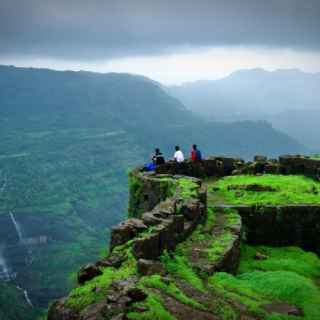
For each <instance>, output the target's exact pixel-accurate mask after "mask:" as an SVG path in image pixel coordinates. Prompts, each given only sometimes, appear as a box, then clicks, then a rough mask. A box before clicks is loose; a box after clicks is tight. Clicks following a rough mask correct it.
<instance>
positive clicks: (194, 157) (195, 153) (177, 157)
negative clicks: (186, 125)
mask: <svg viewBox="0 0 320 320" xmlns="http://www.w3.org/2000/svg"><path fill="white" fill-rule="evenodd" d="M172 160H173V161H175V162H177V163H181V162H183V161H184V160H185V157H184V155H183V152H182V151H181V149H180V147H179V146H175V151H174V154H173V158H172ZM190 160H191V161H201V160H202V154H201V151H200V150H199V149H198V147H197V145H195V144H194V145H193V146H192V148H191V153H190ZM165 162H166V160H165V158H164V156H163V154H162V153H161V151H160V149H159V148H156V149H155V153H154V155H153V156H152V163H149V164H147V165H145V170H146V171H151V170H154V169H155V167H156V166H158V165H162V164H164V163H165Z"/></svg>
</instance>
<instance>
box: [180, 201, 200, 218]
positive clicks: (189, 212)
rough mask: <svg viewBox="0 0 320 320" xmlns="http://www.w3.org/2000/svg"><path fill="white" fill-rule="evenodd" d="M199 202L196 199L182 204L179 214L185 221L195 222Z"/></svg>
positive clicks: (197, 216) (198, 212)
mask: <svg viewBox="0 0 320 320" xmlns="http://www.w3.org/2000/svg"><path fill="white" fill-rule="evenodd" d="M199 208H200V201H199V200H198V199H189V200H187V201H185V203H183V204H182V206H181V209H180V213H181V214H182V215H183V216H184V217H185V218H186V219H187V220H197V219H198V218H199V215H200V210H199Z"/></svg>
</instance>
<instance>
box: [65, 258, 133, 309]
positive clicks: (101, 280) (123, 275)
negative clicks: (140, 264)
mask: <svg viewBox="0 0 320 320" xmlns="http://www.w3.org/2000/svg"><path fill="white" fill-rule="evenodd" d="M102 271H103V274H102V275H101V276H98V277H95V278H93V279H92V280H91V281H88V282H86V283H85V284H84V285H82V286H79V287H77V288H75V289H73V290H72V291H71V293H70V294H69V296H68V299H67V301H66V305H67V306H69V307H72V308H73V309H76V310H82V309H84V308H85V307H86V306H88V305H90V304H93V303H95V302H98V301H100V300H102V299H103V298H105V296H106V293H107V290H108V288H109V286H110V285H111V283H112V282H113V281H116V280H122V279H127V278H128V277H130V276H132V275H134V274H136V273H137V269H136V260H135V259H134V257H133V256H132V254H131V253H130V255H129V257H128V259H127V261H126V262H125V263H123V265H122V266H121V268H119V269H114V268H104V269H103V270H102ZM95 289H99V290H97V291H96V290H95Z"/></svg>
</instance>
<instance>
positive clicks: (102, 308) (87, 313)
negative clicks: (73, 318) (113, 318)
mask: <svg viewBox="0 0 320 320" xmlns="http://www.w3.org/2000/svg"><path fill="white" fill-rule="evenodd" d="M107 312H108V305H107V301H106V300H102V301H100V302H98V303H94V304H91V305H89V306H88V307H86V308H85V309H84V310H83V311H81V313H80V318H79V320H102V319H105V315H106V314H107Z"/></svg>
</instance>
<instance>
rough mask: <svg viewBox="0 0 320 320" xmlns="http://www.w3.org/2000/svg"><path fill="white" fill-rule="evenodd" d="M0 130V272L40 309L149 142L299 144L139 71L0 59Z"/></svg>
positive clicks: (100, 224) (86, 249) (94, 240)
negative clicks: (28, 65) (186, 99)
mask: <svg viewBox="0 0 320 320" xmlns="http://www.w3.org/2000/svg"><path fill="white" fill-rule="evenodd" d="M0 136H1V140H0V219H1V223H0V248H1V250H0V274H1V273H5V270H7V271H6V272H7V274H9V276H10V277H11V280H12V282H13V283H14V284H18V285H19V286H21V287H22V288H23V289H26V290H27V292H28V295H29V297H30V299H31V302H32V303H33V304H34V305H35V306H37V307H41V308H45V307H46V306H47V303H48V301H49V300H51V299H53V298H55V297H59V296H62V295H63V294H65V293H66V292H67V290H69V289H70V287H71V286H72V285H73V275H72V273H73V272H75V271H77V270H78V268H79V266H80V265H82V264H84V263H86V262H89V261H94V260H96V258H97V256H99V255H102V254H104V253H105V251H106V250H107V248H106V239H107V237H108V229H109V228H110V227H111V226H112V225H114V224H116V223H117V222H119V221H120V220H121V219H123V217H124V216H126V208H127V172H128V170H129V169H130V168H132V167H134V166H136V165H138V164H141V163H144V162H146V161H148V159H149V157H150V153H151V152H152V149H153V148H154V147H155V146H159V147H160V148H162V149H163V150H164V152H165V154H166V156H167V157H168V156H169V155H170V156H171V152H172V148H173V146H174V145H176V144H180V145H181V147H182V148H183V150H184V151H186V152H188V149H189V147H190V145H191V144H192V143H197V144H198V145H199V146H200V148H201V149H202V151H203V153H204V155H209V154H212V153H224V154H229V155H241V156H243V157H249V156H252V155H253V154H254V153H264V154H267V155H270V156H272V155H276V154H279V153H289V152H295V153H297V152H303V151H304V148H303V146H301V145H300V144H299V143H297V142H296V141H295V140H293V139H291V138H289V137H288V136H286V135H285V134H283V133H280V132H278V131H276V130H274V129H273V128H272V127H271V126H270V125H269V124H268V123H265V122H238V123H231V124H222V123H208V122H205V121H203V120H201V119H200V118H198V117H197V116H195V115H193V114H192V113H191V112H190V111H187V110H186V109H185V107H184V106H183V105H182V104H181V103H180V102H179V101H178V100H176V99H175V98H172V97H171V96H169V95H168V94H167V93H166V92H165V91H163V89H162V88H161V86H160V85H158V84H157V83H155V82H153V81H151V80H149V79H146V78H143V77H139V76H132V75H128V74H96V73H88V72H56V71H50V70H37V69H23V68H14V67H5V66H3V67H0ZM0 299H1V297H0ZM8 319H14V318H10V317H9V318H8ZM5 320H6V319H5Z"/></svg>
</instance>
